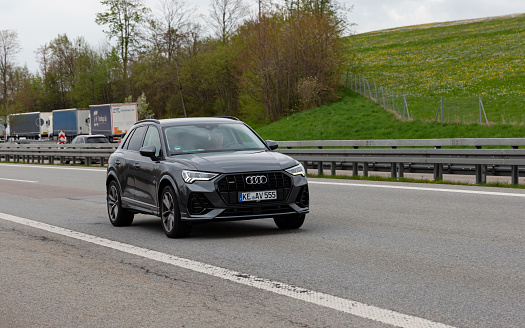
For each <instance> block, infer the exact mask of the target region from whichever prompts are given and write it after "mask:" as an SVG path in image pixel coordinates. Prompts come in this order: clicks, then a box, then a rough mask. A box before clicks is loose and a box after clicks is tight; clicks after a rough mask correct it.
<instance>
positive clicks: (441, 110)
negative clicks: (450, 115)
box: [441, 96, 443, 123]
mask: <svg viewBox="0 0 525 328" xmlns="http://www.w3.org/2000/svg"><path fill="white" fill-rule="evenodd" d="M441 123H443V96H441Z"/></svg>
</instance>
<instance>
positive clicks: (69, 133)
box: [53, 108, 89, 141]
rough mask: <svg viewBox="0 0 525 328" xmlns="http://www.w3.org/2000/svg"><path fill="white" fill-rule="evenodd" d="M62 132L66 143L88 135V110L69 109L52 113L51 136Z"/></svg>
mask: <svg viewBox="0 0 525 328" xmlns="http://www.w3.org/2000/svg"><path fill="white" fill-rule="evenodd" d="M60 131H64V133H65V135H66V138H67V140H68V141H71V140H73V138H74V137H76V136H77V135H81V134H89V109H87V108H70V109H57V110H54V111H53V136H58V133H59V132H60Z"/></svg>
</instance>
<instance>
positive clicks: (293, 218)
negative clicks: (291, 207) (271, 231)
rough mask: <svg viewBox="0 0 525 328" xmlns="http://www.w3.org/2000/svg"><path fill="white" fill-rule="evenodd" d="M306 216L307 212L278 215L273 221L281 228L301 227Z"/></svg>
mask: <svg viewBox="0 0 525 328" xmlns="http://www.w3.org/2000/svg"><path fill="white" fill-rule="evenodd" d="M305 218H306V214H288V215H282V216H277V217H275V218H273V221H274V222H275V224H276V225H277V227H279V229H283V230H289V229H299V228H300V227H301V226H302V225H303V223H304V219H305Z"/></svg>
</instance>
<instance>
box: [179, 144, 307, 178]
mask: <svg viewBox="0 0 525 328" xmlns="http://www.w3.org/2000/svg"><path fill="white" fill-rule="evenodd" d="M170 159H171V160H173V161H176V162H179V163H183V164H185V165H187V166H188V168H191V167H194V169H195V170H199V171H206V172H215V173H233V172H255V171H278V170H283V169H287V168H290V167H292V166H294V165H296V164H297V161H296V160H294V159H293V158H291V157H289V156H286V155H283V154H280V153H277V152H270V151H260V150H258V151H235V152H209V153H198V154H185V155H176V156H172V157H171V158H170Z"/></svg>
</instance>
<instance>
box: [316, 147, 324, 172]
mask: <svg viewBox="0 0 525 328" xmlns="http://www.w3.org/2000/svg"><path fill="white" fill-rule="evenodd" d="M317 149H323V147H322V146H318V147H317ZM317 175H323V162H321V161H319V162H317Z"/></svg>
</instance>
